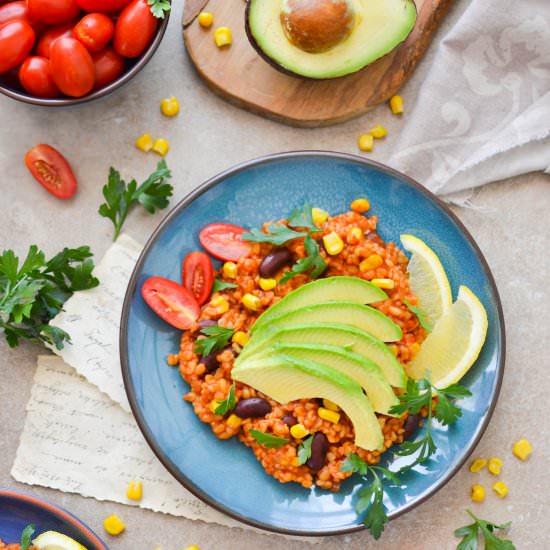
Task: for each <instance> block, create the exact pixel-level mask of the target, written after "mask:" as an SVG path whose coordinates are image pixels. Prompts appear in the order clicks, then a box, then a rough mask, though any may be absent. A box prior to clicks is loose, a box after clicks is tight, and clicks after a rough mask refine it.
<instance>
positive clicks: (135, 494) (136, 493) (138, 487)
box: [126, 480, 143, 500]
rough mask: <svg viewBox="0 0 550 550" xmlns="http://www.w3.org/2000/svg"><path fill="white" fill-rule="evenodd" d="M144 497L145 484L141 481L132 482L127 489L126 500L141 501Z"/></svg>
mask: <svg viewBox="0 0 550 550" xmlns="http://www.w3.org/2000/svg"><path fill="white" fill-rule="evenodd" d="M142 496H143V483H142V482H141V481H135V480H133V481H130V483H128V487H126V498H129V499H130V500H141V497H142Z"/></svg>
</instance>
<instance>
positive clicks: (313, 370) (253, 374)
mask: <svg viewBox="0 0 550 550" xmlns="http://www.w3.org/2000/svg"><path fill="white" fill-rule="evenodd" d="M231 376H232V377H233V379H234V380H236V381H238V382H242V383H243V384H247V385H248V386H251V387H252V388H255V389H257V390H258V391H261V392H262V393H264V394H265V395H267V396H269V397H271V398H272V399H274V400H275V401H278V402H279V403H283V404H284V403H288V402H289V401H295V400H296V399H312V398H321V399H328V400H330V401H332V402H333V403H336V404H337V405H338V406H339V407H340V408H341V409H342V410H343V411H344V413H345V414H346V415H347V416H348V418H349V419H350V420H351V422H352V424H353V427H354V430H355V444H356V445H357V446H358V447H361V448H363V449H366V450H367V451H374V450H382V448H383V444H384V438H383V436H382V430H381V428H380V424H379V423H378V419H377V417H376V415H375V414H374V411H373V409H372V405H371V404H370V401H369V400H368V398H367V397H366V396H365V394H364V393H363V391H362V390H361V386H360V385H359V384H358V383H357V382H355V381H354V380H352V379H351V378H350V377H349V376H346V375H345V374H342V373H341V372H338V371H337V370H334V369H331V368H329V367H326V366H324V365H320V364H319V363H315V362H314V361H307V360H305V359H297V358H295V357H289V356H286V355H274V356H273V357H271V358H269V359H267V360H263V361H253V360H251V361H246V362H243V363H241V364H240V365H239V366H238V367H235V368H233V370H232V371H231Z"/></svg>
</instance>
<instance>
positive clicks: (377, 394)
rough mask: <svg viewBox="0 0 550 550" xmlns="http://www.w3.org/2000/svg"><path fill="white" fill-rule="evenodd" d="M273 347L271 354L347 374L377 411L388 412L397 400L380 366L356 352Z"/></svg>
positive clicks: (325, 346)
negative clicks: (312, 362)
mask: <svg viewBox="0 0 550 550" xmlns="http://www.w3.org/2000/svg"><path fill="white" fill-rule="evenodd" d="M272 349H273V353H274V354H281V353H282V354H283V355H286V356H288V357H292V358H297V359H306V360H310V361H315V362H316V363H319V364H320V365H324V366H325V367H330V368H331V369H334V370H337V371H339V372H341V373H342V374H345V375H346V376H349V377H350V378H351V379H352V380H355V382H357V383H358V384H359V385H360V386H361V387H362V388H363V389H364V390H365V393H366V394H367V397H368V398H369V401H370V402H371V405H372V408H373V409H374V410H375V411H376V412H377V413H380V414H389V413H388V411H389V410H390V408H391V407H392V406H393V405H396V404H397V403H398V402H399V400H398V399H397V396H396V395H395V393H394V392H393V390H392V388H391V386H390V385H389V384H388V381H387V380H386V379H385V378H384V375H383V374H382V370H381V369H380V367H379V366H378V365H377V364H376V363H373V362H372V361H370V360H369V359H365V358H364V357H362V356H361V355H359V354H358V353H354V352H353V351H348V350H346V349H345V348H342V347H339V346H331V345H328V344H287V343H284V344H282V343H280V344H275V345H274V346H273V348H272Z"/></svg>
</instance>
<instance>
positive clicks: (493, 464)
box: [487, 458, 502, 476]
mask: <svg viewBox="0 0 550 550" xmlns="http://www.w3.org/2000/svg"><path fill="white" fill-rule="evenodd" d="M487 469H488V470H489V471H490V472H491V473H492V474H493V475H495V476H498V475H499V474H500V471H501V470H502V460H500V458H491V459H490V460H489V465H488V466H487Z"/></svg>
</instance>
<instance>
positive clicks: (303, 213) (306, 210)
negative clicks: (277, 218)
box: [288, 203, 322, 233]
mask: <svg viewBox="0 0 550 550" xmlns="http://www.w3.org/2000/svg"><path fill="white" fill-rule="evenodd" d="M288 225H289V226H290V227H298V228H304V229H308V230H309V232H310V233H320V232H321V231H322V229H319V228H318V227H317V226H316V225H315V222H314V221H313V209H312V208H311V205H309V204H307V203H306V204H304V206H303V207H302V210H299V209H298V208H295V209H294V210H293V211H292V213H291V214H290V216H289V218H288Z"/></svg>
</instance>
